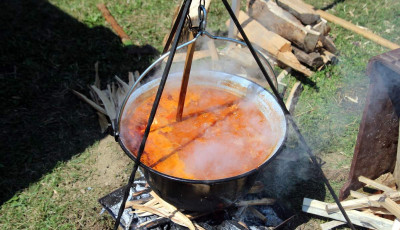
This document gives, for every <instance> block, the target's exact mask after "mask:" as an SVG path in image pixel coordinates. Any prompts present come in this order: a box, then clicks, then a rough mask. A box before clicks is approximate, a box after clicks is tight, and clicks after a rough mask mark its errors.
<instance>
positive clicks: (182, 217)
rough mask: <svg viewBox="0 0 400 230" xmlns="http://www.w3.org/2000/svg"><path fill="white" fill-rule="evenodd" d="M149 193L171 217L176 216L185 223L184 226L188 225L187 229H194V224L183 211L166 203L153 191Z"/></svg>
mask: <svg viewBox="0 0 400 230" xmlns="http://www.w3.org/2000/svg"><path fill="white" fill-rule="evenodd" d="M150 195H151V196H153V197H154V198H155V199H156V200H157V201H158V202H159V203H160V204H162V205H163V207H164V208H165V209H167V210H168V211H169V212H170V213H171V214H172V215H173V217H176V218H178V219H179V220H180V221H182V223H185V226H186V227H188V228H189V229H191V230H192V229H196V228H195V226H194V225H193V223H192V221H191V220H190V219H189V218H188V217H187V216H185V215H184V214H183V213H181V212H180V211H178V209H177V208H176V207H175V206H173V205H171V204H169V203H167V202H166V201H164V200H163V199H161V198H160V197H159V196H158V195H157V194H156V193H155V192H153V191H151V192H150Z"/></svg>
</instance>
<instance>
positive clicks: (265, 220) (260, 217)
mask: <svg viewBox="0 0 400 230" xmlns="http://www.w3.org/2000/svg"><path fill="white" fill-rule="evenodd" d="M248 210H249V211H250V212H251V213H253V215H254V216H255V217H257V218H258V219H260V220H261V221H262V222H263V223H265V222H267V217H265V216H264V215H263V214H262V213H261V212H260V211H258V210H257V209H255V208H254V207H248Z"/></svg>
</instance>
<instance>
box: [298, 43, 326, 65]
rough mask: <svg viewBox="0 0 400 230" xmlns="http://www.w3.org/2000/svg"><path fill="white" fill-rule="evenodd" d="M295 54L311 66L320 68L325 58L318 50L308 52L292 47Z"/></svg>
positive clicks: (302, 61)
mask: <svg viewBox="0 0 400 230" xmlns="http://www.w3.org/2000/svg"><path fill="white" fill-rule="evenodd" d="M292 49H293V54H294V56H296V58H297V59H298V60H299V61H300V62H301V63H304V64H306V65H308V66H310V67H313V68H318V67H320V66H322V65H323V64H324V60H323V59H322V57H321V55H320V54H319V53H317V52H312V53H306V52H304V51H302V50H301V49H298V48H296V47H294V46H293V47H292Z"/></svg>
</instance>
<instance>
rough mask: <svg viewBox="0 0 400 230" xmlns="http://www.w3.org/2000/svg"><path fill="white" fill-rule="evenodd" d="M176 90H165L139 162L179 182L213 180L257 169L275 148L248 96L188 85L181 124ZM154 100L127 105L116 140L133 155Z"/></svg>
mask: <svg viewBox="0 0 400 230" xmlns="http://www.w3.org/2000/svg"><path fill="white" fill-rule="evenodd" d="M179 91H180V89H179V87H167V88H166V89H165V90H164V92H163V95H162V97H161V101H160V104H159V107H158V110H157V113H156V116H155V119H154V122H153V124H152V126H151V131H150V134H149V137H148V139H147V142H146V147H145V150H144V153H143V155H142V157H141V162H142V163H144V164H145V165H146V166H148V167H151V168H153V169H155V170H157V171H159V172H161V173H164V174H167V175H170V176H174V177H178V178H184V179H192V180H215V179H222V178H228V177H233V176H237V175H240V174H243V173H246V172H248V171H250V170H252V169H255V168H257V167H259V166H260V165H261V164H262V163H263V162H265V161H266V160H267V159H268V158H269V156H270V155H271V153H272V152H273V150H274V147H275V145H276V144H277V141H278V138H277V135H274V133H273V132H271V126H270V124H269V121H267V119H266V118H265V116H264V115H263V114H262V113H261V111H260V110H259V109H258V108H257V106H256V104H255V102H254V100H253V99H252V98H251V97H243V98H241V97H239V96H237V95H234V94H232V93H230V92H226V91H222V90H220V89H215V88H208V87H204V86H195V85H194V86H189V88H188V91H187V94H186V99H185V105H184V111H183V116H182V121H181V122H177V121H176V112H177V106H178V100H179ZM154 97H155V95H154V94H153V96H149V97H147V98H145V99H143V100H138V101H137V102H134V104H133V105H127V106H126V108H125V109H127V111H126V115H125V116H124V118H123V120H122V121H121V138H122V140H123V142H124V143H125V145H126V147H127V148H128V149H129V150H130V151H131V152H132V153H133V154H134V155H135V156H136V155H137V150H138V148H139V145H140V142H141V140H142V137H143V133H144V130H145V128H146V124H147V120H148V117H149V114H150V110H151V108H152V105H153V101H154Z"/></svg>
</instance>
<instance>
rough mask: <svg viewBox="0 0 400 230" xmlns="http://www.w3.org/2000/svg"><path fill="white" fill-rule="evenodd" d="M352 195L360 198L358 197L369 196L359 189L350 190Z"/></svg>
mask: <svg viewBox="0 0 400 230" xmlns="http://www.w3.org/2000/svg"><path fill="white" fill-rule="evenodd" d="M350 196H352V197H354V198H357V199H358V198H363V197H367V196H368V195H366V194H363V193H361V192H357V191H353V190H350Z"/></svg>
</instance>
